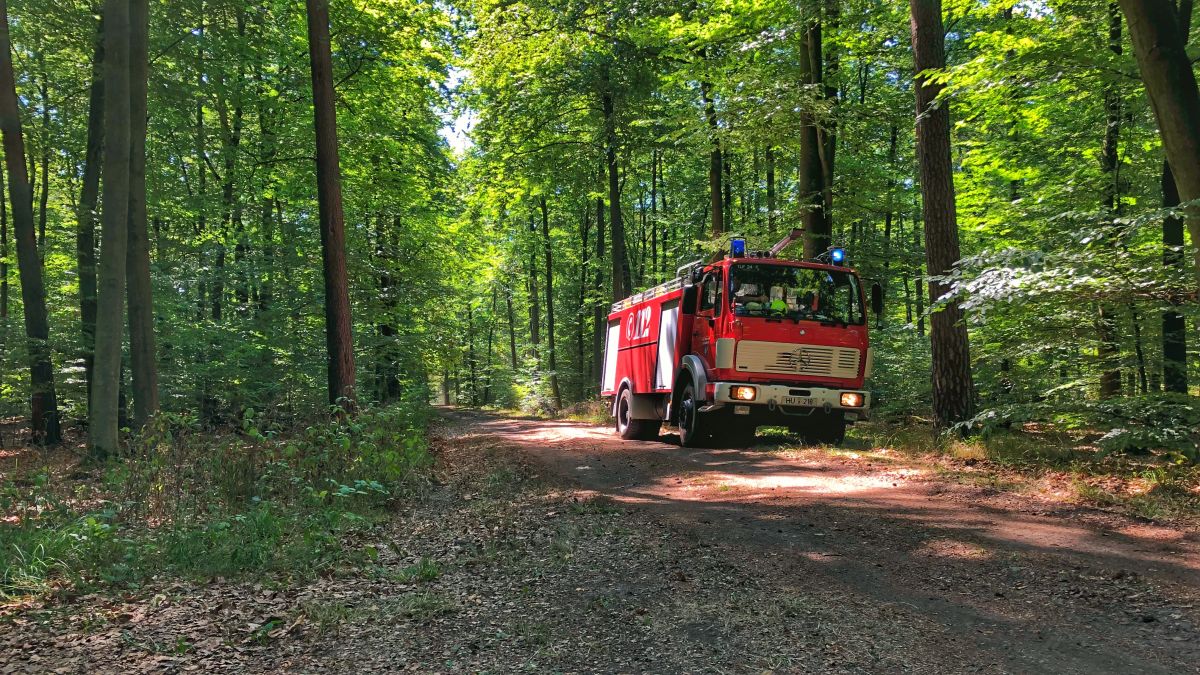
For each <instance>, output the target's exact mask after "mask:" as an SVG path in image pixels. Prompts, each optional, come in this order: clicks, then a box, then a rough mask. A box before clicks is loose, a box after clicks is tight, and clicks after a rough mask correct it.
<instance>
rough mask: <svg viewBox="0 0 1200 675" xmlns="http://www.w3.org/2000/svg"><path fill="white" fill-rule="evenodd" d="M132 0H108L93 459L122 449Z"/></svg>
mask: <svg viewBox="0 0 1200 675" xmlns="http://www.w3.org/2000/svg"><path fill="white" fill-rule="evenodd" d="M129 4H130V3H129V2H128V0H105V3H104V124H105V133H104V141H105V143H104V212H103V214H102V225H103V229H102V230H101V234H100V276H99V297H98V301H97V309H98V314H97V316H96V364H95V382H94V383H93V385H92V403H91V409H90V412H91V416H90V423H89V426H90V431H91V447H92V454H93V456H95V457H98V458H102V457H106V456H109V455H112V454H114V453H116V452H117V450H118V447H119V445H118V443H119V441H118V429H119V426H120V419H119V412H118V411H119V408H120V400H119V399H120V389H121V341H122V338H123V336H124V332H125V330H124V328H125V321H124V319H125V311H124V310H125V270H126V262H125V258H126V255H127V253H128V246H129V233H128V227H129V200H130V190H129V185H130V178H129V173H130V160H129V154H130V101H131V96H130V83H129V72H130V70H129V36H130V8H129Z"/></svg>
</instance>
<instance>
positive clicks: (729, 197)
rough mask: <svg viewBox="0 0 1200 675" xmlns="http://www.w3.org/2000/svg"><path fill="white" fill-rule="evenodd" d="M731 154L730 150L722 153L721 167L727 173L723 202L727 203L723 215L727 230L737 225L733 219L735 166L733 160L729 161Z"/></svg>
mask: <svg viewBox="0 0 1200 675" xmlns="http://www.w3.org/2000/svg"><path fill="white" fill-rule="evenodd" d="M731 154H733V153H731V152H730V151H728V150H726V151H725V152H722V153H721V169H722V171H724V173H725V179H724V182H723V185H724V186H725V199H724V202H723V203H724V204H725V215H724V216H723V219H724V220H723V222H724V223H725V229H726V230H731V229H733V228H735V227H737V225H736V223H734V220H733V168H732V162H730V161H729V160H730V157H729V156H730V155H731Z"/></svg>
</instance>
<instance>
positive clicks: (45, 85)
mask: <svg viewBox="0 0 1200 675" xmlns="http://www.w3.org/2000/svg"><path fill="white" fill-rule="evenodd" d="M37 62H38V70H39V71H40V73H41V77H40V78H39V79H40V80H41V81H40V82H39V83H38V94H39V96H40V98H41V101H42V111H41V112H42V139H41V141H42V143H41V145H42V184H41V185H40V186H38V251H39V253H40V254H41V261H42V266H43V267H45V265H46V212H47V210H48V207H49V204H50V157H51V155H50V84H49V79H50V76H49V74H47V73H46V56H45V54H43V53H42V52H40V51H39V52H38V54H37Z"/></svg>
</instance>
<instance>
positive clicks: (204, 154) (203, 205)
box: [196, 0, 210, 408]
mask: <svg viewBox="0 0 1200 675" xmlns="http://www.w3.org/2000/svg"><path fill="white" fill-rule="evenodd" d="M205 33H206V26H205V14H204V0H200V27H199V28H198V29H197V30H196V37H197V40H196V92H197V93H196V174H197V176H196V182H197V189H196V236H197V238H200V237H201V236H202V235H203V234H204V232H205V231H206V230H207V229H208V211H207V208H208V166H207V165H208V137H207V134H206V132H205V128H204V94H203V91H204V90H205V83H206V79H205V78H206V76H205V72H204V41H205ZM204 249H205V246H204V245H203V244H201V245H200V246H198V247H197V249H196V257H197V260H196V266H197V268H198V269H199V270H200V271H199V273H198V277H199V279H198V280H197V283H196V318H197V319H198V320H201V321H203V320H204V318H205V317H206V316H207V312H208V305H207V302H208V283H207V276H208V272H207V267H208V264H207V262H206V260H205V258H206V256H205V251H204ZM201 390H202V391H201V397H202V404H201V407H202V408H205V407H207V404H208V401H209V400H210V394H209V387H208V383H207V382H204V383H202V385H201Z"/></svg>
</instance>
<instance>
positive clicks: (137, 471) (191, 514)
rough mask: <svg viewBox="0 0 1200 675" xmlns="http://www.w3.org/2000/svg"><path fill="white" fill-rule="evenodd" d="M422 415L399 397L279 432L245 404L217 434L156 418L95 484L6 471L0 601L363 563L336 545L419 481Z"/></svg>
mask: <svg viewBox="0 0 1200 675" xmlns="http://www.w3.org/2000/svg"><path fill="white" fill-rule="evenodd" d="M428 414H429V408H428V406H427V405H426V404H425V403H424V402H423V401H420V400H419V399H418V400H410V401H408V402H407V403H405V404H400V405H395V406H391V407H387V408H378V409H371V410H366V411H363V412H362V413H360V414H359V415H358V416H356V417H355V418H354V419H353V420H352V421H350V422H346V423H343V422H338V421H329V422H326V423H322V424H316V425H313V426H310V427H308V428H306V429H303V430H300V431H298V432H295V433H289V434H282V433H280V431H279V430H275V429H260V428H258V426H257V423H256V417H255V414H254V411H252V410H247V411H246V412H245V414H244V415H243V417H242V422H241V425H240V427H239V428H238V429H237V430H236V433H231V434H228V435H225V436H222V437H218V438H214V437H213V436H212V435H211V434H206V433H203V432H201V430H200V428H199V426H198V425H197V424H196V421H195V420H194V419H191V418H187V417H182V416H175V415H166V414H164V415H160V416H159V417H157V418H156V419H155V420H153V421H152V422H151V424H150V425H148V426H147V428H146V429H145V430H144V431H143V432H142V434H140V436H139V437H137V438H135V439H134V440H133V442H132V443H131V444H130V447H129V449H128V452H127V453H126V455H125V456H123V457H120V458H117V459H114V460H112V461H110V462H108V463H106V464H104V465H103V466H101V467H99V468H98V469H97V472H98V473H99V479H98V480H92V481H84V482H73V484H71V485H67V484H65V482H64V481H63V480H61V479H55V478H53V477H52V476H51V475H50V474H48V473H46V472H42V473H37V474H34V475H32V476H23V477H20V478H14V479H12V480H10V481H8V482H7V483H6V484H2V485H0V517H2V518H3V520H2V521H0V599H14V598H20V597H26V596H38V595H46V594H49V593H52V592H60V593H74V592H82V591H85V590H88V589H92V588H104V587H126V588H127V587H137V586H139V585H141V584H144V583H145V582H146V581H148V580H149V579H150V578H152V577H155V576H158V575H163V574H169V575H177V576H181V577H189V578H198V579H211V578H237V577H244V576H257V577H265V578H271V579H277V580H281V581H282V580H286V579H293V578H307V577H312V576H314V575H319V574H325V573H329V572H331V571H333V570H335V569H337V568H339V567H340V566H346V565H354V564H358V563H365V562H366V560H365V558H366V557H367V554H366V553H365V552H362V551H359V550H357V549H356V548H355V547H354V546H352V545H350V544H348V543H347V542H348V541H350V540H352V539H353V535H354V534H355V533H356V532H361V531H364V530H367V529H369V528H370V527H372V525H373V524H374V523H375V522H376V521H377V520H378V519H379V517H380V516H381V515H382V514H383V512H384V509H385V507H386V506H387V505H388V504H389V503H390V502H392V501H393V500H396V499H399V498H403V497H405V496H407V495H409V494H411V493H413V492H414V491H417V490H420V489H421V487H422V483H423V481H424V477H425V475H426V472H425V469H426V468H427V467H428V466H429V464H430V463H431V459H430V455H429V453H428V449H427V447H426V445H425V435H424V428H425V425H426V422H427V416H428Z"/></svg>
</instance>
